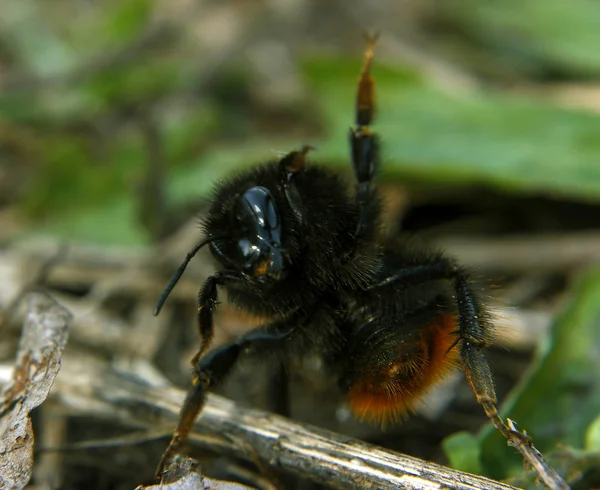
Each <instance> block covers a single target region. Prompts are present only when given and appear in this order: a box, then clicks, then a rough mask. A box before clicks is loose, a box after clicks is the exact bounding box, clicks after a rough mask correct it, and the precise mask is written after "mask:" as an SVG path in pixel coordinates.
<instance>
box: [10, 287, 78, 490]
mask: <svg viewBox="0 0 600 490" xmlns="http://www.w3.org/2000/svg"><path fill="white" fill-rule="evenodd" d="M69 320H70V315H69V313H68V312H67V311H66V310H65V309H64V308H62V307H61V306H59V305H58V304H57V303H55V302H54V301H53V300H52V299H50V298H49V297H48V296H46V295H42V294H32V295H31V299H30V302H29V310H28V314H27V318H26V321H25V325H24V327H23V332H22V334H21V340H20V343H19V350H18V353H17V362H16V366H15V369H14V372H13V375H12V379H11V380H10V381H9V384H8V386H6V387H5V389H4V391H3V393H2V398H1V399H0V488H6V489H12V488H22V487H24V486H25V485H26V484H27V482H28V481H29V479H30V478H31V472H32V467H33V431H32V429H31V420H30V418H29V412H31V410H33V409H34V408H36V407H37V406H39V405H40V404H41V403H42V402H43V401H44V400H45V399H46V397H47V396H48V393H49V392H50V388H51V387H52V384H53V382H54V378H55V376H56V374H57V373H58V370H59V369H60V366H61V356H62V352H63V349H64V347H65V345H66V342H67V334H68V324H69Z"/></svg>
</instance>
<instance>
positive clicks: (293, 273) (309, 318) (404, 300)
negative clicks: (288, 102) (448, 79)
mask: <svg viewBox="0 0 600 490" xmlns="http://www.w3.org/2000/svg"><path fill="white" fill-rule="evenodd" d="M374 43H375V37H373V36H368V37H367V48H366V51H365V56H364V65H363V68H362V71H361V74H360V77H359V82H358V94H357V99H356V121H355V126H354V127H352V128H351V129H350V134H349V139H350V156H351V162H352V166H353V169H354V174H355V177H356V188H355V189H356V190H355V192H354V193H353V195H352V194H351V195H349V193H348V191H347V186H346V184H345V182H344V181H343V180H342V179H341V178H340V177H339V176H338V175H336V174H335V173H333V172H332V171H330V170H328V169H326V168H323V167H319V166H316V165H312V164H307V153H308V152H309V151H310V149H311V148H310V147H308V146H305V147H303V148H302V149H300V150H298V151H292V152H291V153H289V154H287V155H286V156H284V157H283V158H282V159H280V160H279V161H273V162H269V163H266V164H263V165H260V166H257V167H255V168H252V169H250V170H248V171H245V172H243V173H240V174H239V175H237V176H235V177H233V178H231V179H230V180H227V181H224V182H222V183H220V184H219V185H218V186H217V188H216V190H215V192H214V195H213V198H212V204H211V206H210V209H209V211H208V213H207V216H206V218H205V220H204V233H205V238H204V239H203V240H202V241H201V242H199V243H198V244H197V245H196V246H195V247H194V249H193V250H192V251H191V252H190V253H189V254H188V255H187V257H186V259H185V261H184V262H183V264H182V265H181V266H180V267H179V269H178V270H177V271H176V273H175V275H174V276H173V278H172V279H171V282H170V283H169V285H168V286H167V288H166V289H165V291H164V292H163V294H162V295H161V297H160V299H159V301H158V303H157V306H156V308H155V311H154V313H155V314H158V313H159V311H160V309H161V307H162V305H163V303H164V301H165V300H166V298H167V296H168V294H169V293H170V291H171V289H172V288H173V287H174V286H175V284H176V283H177V281H178V280H179V278H180V277H181V275H182V274H183V271H184V269H185V267H186V266H187V264H188V263H189V261H190V260H191V259H192V257H193V256H194V255H195V254H196V253H197V252H198V250H199V249H200V248H201V247H203V246H204V245H208V246H209V248H210V251H211V253H212V255H213V256H214V258H215V259H216V261H217V263H218V264H219V267H220V270H218V272H216V273H215V274H214V275H212V276H211V277H209V278H208V280H207V281H206V282H205V283H204V285H203V286H202V288H201V289H200V291H199V293H198V326H199V330H200V336H201V338H202V344H201V347H200V350H199V352H198V354H197V355H196V356H195V358H194V361H193V364H194V369H195V373H196V377H195V381H194V387H193V389H192V390H191V391H190V393H189V395H188V397H187V399H186V401H185V403H184V406H183V408H182V411H181V415H180V421H179V425H178V427H177V430H176V432H175V434H174V436H173V439H172V441H171V443H170V445H169V448H168V449H167V452H166V453H165V455H164V457H163V461H162V463H161V466H160V467H159V472H160V471H162V468H164V466H165V464H166V463H167V462H168V461H169V460H170V459H171V457H172V456H173V455H174V454H175V453H177V452H178V451H179V450H180V449H181V446H182V445H183V444H184V443H185V441H186V439H187V436H188V433H189V431H190V430H191V426H192V424H193V421H194V420H195V418H196V416H197V415H198V413H199V412H200V411H201V410H202V407H203V404H204V399H205V395H206V393H207V392H208V391H210V390H211V389H212V388H213V387H214V386H216V385H217V384H219V383H221V382H222V381H223V380H224V379H225V378H226V377H227V375H228V374H229V373H230V371H231V369H232V368H233V366H234V365H235V364H236V362H237V361H238V359H239V357H240V356H242V355H243V354H244V352H245V351H247V350H253V351H259V352H261V351H264V352H283V353H284V354H285V355H287V354H288V353H290V354H291V353H295V354H298V353H300V354H302V353H303V352H306V351H307V350H309V349H314V350H316V351H317V352H318V353H319V354H320V355H322V357H323V359H324V361H325V364H326V365H327V366H328V367H329V369H330V370H331V372H332V374H333V375H334V376H336V377H337V379H338V381H339V386H340V388H341V390H343V392H344V393H345V394H346V396H347V399H348V402H349V404H350V407H351V409H352V411H353V412H354V414H355V415H356V416H357V417H359V418H361V419H369V420H373V421H377V422H384V421H388V420H394V419H397V418H399V417H401V416H403V415H404V414H406V413H407V411H410V410H411V409H412V408H413V406H414V404H415V402H416V401H417V400H419V399H420V398H421V397H422V395H423V394H424V393H425V392H426V391H427V390H428V389H429V388H431V387H432V386H433V385H434V384H435V383H436V382H437V381H438V380H440V379H441V378H443V376H444V375H445V374H446V373H448V372H449V371H450V370H451V369H452V368H454V367H456V366H462V368H463V369H464V371H465V374H466V377H467V380H468V382H469V384H470V386H471V388H472V390H473V392H474V393H475V396H476V398H477V401H478V402H479V403H480V404H481V405H482V406H483V408H484V410H485V412H486V413H487V415H488V416H489V417H490V419H491V420H492V421H493V423H494V425H495V426H496V427H497V428H498V429H499V430H500V431H501V432H502V433H503V434H504V435H505V436H506V437H507V438H509V439H510V438H511V437H513V434H512V432H514V431H512V429H509V428H508V427H507V426H506V425H505V424H504V422H503V421H502V419H501V418H500V416H499V415H498V412H497V409H496V395H495V390H494V385H493V380H492V375H491V372H490V368H489V366H488V362H487V360H486V358H485V356H484V353H483V351H484V349H485V348H486V347H487V346H488V345H489V344H490V342H491V340H492V326H491V323H490V321H489V318H488V315H487V314H486V311H485V308H484V307H483V305H482V303H481V302H480V300H479V299H478V297H477V294H476V292H475V291H474V287H473V286H472V282H471V281H470V278H469V276H468V274H467V273H466V272H465V270H464V269H463V268H461V267H460V266H458V265H457V264H456V263H454V262H453V261H452V260H451V259H448V258H446V257H445V256H443V255H441V254H439V253H436V252H433V251H430V250H415V249H413V248H411V247H409V246H407V244H406V242H405V241H403V239H402V236H384V237H381V236H380V235H382V233H381V226H380V215H381V210H382V206H381V200H380V197H379V194H378V191H377V187H376V185H375V181H374V179H375V177H376V175H377V169H378V165H379V159H380V151H379V146H380V145H379V140H378V137H377V135H376V134H375V133H373V132H372V131H371V129H370V125H371V123H372V120H373V116H374V111H375V103H374V79H373V78H372V76H371V74H370V69H371V63H372V59H373V47H374ZM220 287H222V288H224V289H225V290H226V291H227V293H228V297H229V300H230V301H231V302H232V303H234V304H236V305H238V306H239V307H241V308H242V309H244V310H246V311H249V312H252V313H256V314H259V315H262V316H268V317H271V318H274V320H273V321H271V322H270V323H268V324H265V325H262V326H260V327H258V328H256V329H254V330H252V331H250V332H249V333H247V334H245V335H243V336H242V337H240V338H239V339H238V340H236V341H235V342H233V343H231V344H228V345H224V346H222V347H218V348H216V349H213V350H210V351H209V350H208V349H209V346H210V344H211V339H212V337H213V314H214V312H215V309H216V307H217V304H218V289H219V288H220ZM517 434H518V433H517Z"/></svg>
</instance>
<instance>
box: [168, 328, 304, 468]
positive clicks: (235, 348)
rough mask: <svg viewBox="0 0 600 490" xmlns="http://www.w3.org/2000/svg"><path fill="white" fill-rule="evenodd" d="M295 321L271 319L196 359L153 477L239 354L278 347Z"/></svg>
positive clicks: (175, 450) (177, 449) (183, 438)
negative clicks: (171, 435) (174, 424)
mask: <svg viewBox="0 0 600 490" xmlns="http://www.w3.org/2000/svg"><path fill="white" fill-rule="evenodd" d="M297 321H299V320H298V318H297V317H293V320H291V319H290V320H281V321H275V322H273V323H271V324H269V325H264V326H262V327H258V328H257V329H255V330H252V331H251V332H249V333H248V334H247V335H244V336H243V337H240V338H239V339H238V340H237V341H235V342H232V343H231V344H227V345H223V346H221V347H217V348H216V349H213V350H212V351H210V352H209V353H208V354H207V355H205V356H203V357H202V358H201V359H199V360H198V363H197V364H196V366H195V368H194V372H195V376H194V381H193V384H194V385H193V388H192V389H191V390H190V391H189V393H188V394H187V396H186V398H185V401H184V402H183V406H182V407H181V411H180V416H179V421H178V423H177V428H176V429H175V432H174V433H173V437H172V438H171V441H170V442H169V446H168V447H167V450H166V451H165V453H164V454H163V457H162V458H161V461H160V463H159V465H158V468H157V470H156V475H157V477H162V475H163V474H164V472H165V470H166V468H167V466H168V464H169V462H170V461H171V459H172V458H173V457H174V456H175V455H177V454H178V453H179V452H180V451H181V450H182V447H183V445H184V444H185V443H186V441H187V439H188V436H189V433H190V431H191V429H192V426H193V425H194V421H195V420H196V418H197V417H198V414H199V413H200V412H201V410H202V407H204V403H205V400H206V394H207V393H208V392H209V391H210V390H212V389H214V388H215V387H216V386H218V385H219V384H221V383H222V382H223V381H224V380H225V379H226V378H227V376H228V375H229V373H230V372H231V369H232V368H233V367H234V366H235V364H236V363H237V361H238V359H239V357H240V356H241V355H243V354H244V353H245V352H248V351H250V350H254V351H259V350H260V351H264V352H269V351H272V350H279V349H280V348H281V346H280V344H281V343H282V342H284V341H285V339H286V338H287V337H288V336H289V335H290V334H291V333H292V332H293V329H294V327H293V325H295V323H296V322H297Z"/></svg>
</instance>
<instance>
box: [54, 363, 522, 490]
mask: <svg viewBox="0 0 600 490" xmlns="http://www.w3.org/2000/svg"><path fill="white" fill-rule="evenodd" d="M56 388H57V389H56V393H57V395H58V397H59V399H60V402H61V404H62V405H63V407H66V408H71V409H72V410H73V411H74V412H75V413H77V414H79V415H91V416H96V417H101V418H104V419H109V420H113V421H115V422H117V421H118V422H120V423H122V424H125V425H127V426H132V427H137V428H143V427H146V428H148V427H152V428H153V429H156V427H157V418H158V419H159V420H162V421H163V422H164V423H166V422H169V423H172V422H173V421H174V420H175V419H176V417H177V414H178V413H179V408H180V407H181V404H182V402H183V398H184V393H183V392H182V391H181V390H179V389H176V388H174V387H172V386H170V385H168V384H166V382H165V381H164V380H151V379H144V380H142V379H139V378H133V377H132V376H131V375H129V376H127V377H125V376H123V375H120V374H118V373H115V372H114V371H112V370H111V369H110V368H109V367H108V365H107V364H106V363H105V361H103V360H101V359H92V358H91V357H90V356H89V355H81V356H78V355H72V356H68V360H67V361H65V368H64V369H63V371H62V372H61V375H60V376H59V378H58V380H57V386H56ZM195 427H196V430H197V431H200V432H203V433H209V434H213V435H215V436H218V437H220V438H222V439H224V440H229V441H232V440H233V441H236V440H237V441H241V442H242V444H237V443H236V444H229V445H226V446H225V445H223V446H222V447H221V449H225V448H227V451H230V452H231V453H230V454H232V455H235V456H237V457H242V458H246V459H250V460H252V459H253V458H255V457H258V458H259V459H260V460H262V461H266V462H268V463H269V465H271V466H275V467H278V468H280V469H283V470H286V471H289V472H292V473H296V474H298V475H301V476H302V477H304V478H309V479H311V480H313V481H315V482H319V483H325V484H327V485H329V486H331V487H333V488H381V489H392V488H393V489H397V488H406V489H417V488H419V489H423V488H427V489H441V488H448V489H469V490H473V489H484V488H485V489H489V490H500V489H509V488H513V487H511V486H509V485H505V484H502V483H498V482H494V481H492V480H488V479H486V478H483V477H480V476H474V475H469V474H466V473H462V472H458V471H455V470H452V469H450V468H446V467H443V466H440V465H437V464H434V463H429V462H426V461H422V460H419V459H417V458H413V457H409V456H404V455H400V454H397V453H394V452H392V451H388V450H385V449H382V448H379V447H376V446H373V445H370V444H367V443H364V442H360V441H357V440H354V439H351V438H348V437H344V436H340V435H338V434H334V433H331V432H328V431H325V430H321V429H317V428H314V427H309V426H306V425H303V424H299V423H296V422H292V421H290V420H288V419H285V418H283V417H278V416H275V415H271V414H268V413H266V412H261V411H257V410H248V409H243V408H240V407H237V406H236V405H235V404H234V403H233V402H231V401H229V400H227V399H224V398H222V397H218V396H215V395H211V396H209V398H208V402H207V405H206V407H205V408H204V410H203V413H202V416H201V417H200V418H199V419H198V421H197V422H196V426H195ZM199 442H202V440H201V439H200V440H199ZM249 448H251V451H252V454H250V453H249ZM208 449H214V448H213V447H212V445H211V446H210V447H208Z"/></svg>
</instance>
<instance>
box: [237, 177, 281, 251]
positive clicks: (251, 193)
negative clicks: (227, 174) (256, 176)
mask: <svg viewBox="0 0 600 490" xmlns="http://www.w3.org/2000/svg"><path fill="white" fill-rule="evenodd" d="M237 217H238V219H240V220H241V221H242V222H243V224H244V225H246V226H248V225H250V223H249V222H248V221H250V222H253V223H254V230H253V231H256V233H257V235H258V236H261V237H262V238H265V239H266V238H268V237H269V235H271V234H272V233H273V232H275V233H276V234H278V232H279V215H278V214H277V209H276V207H275V202H274V201H273V197H272V196H271V193H270V192H269V190H268V189H266V188H265V187H261V186H256V187H252V188H250V189H248V190H247V191H246V192H244V194H243V195H242V196H241V198H240V201H239V208H238V210H237ZM264 232H266V233H264ZM271 238H274V237H271ZM278 238H279V237H276V238H275V241H278Z"/></svg>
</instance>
